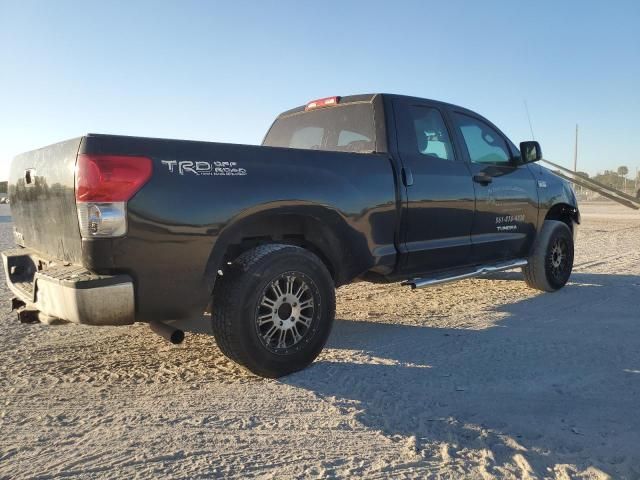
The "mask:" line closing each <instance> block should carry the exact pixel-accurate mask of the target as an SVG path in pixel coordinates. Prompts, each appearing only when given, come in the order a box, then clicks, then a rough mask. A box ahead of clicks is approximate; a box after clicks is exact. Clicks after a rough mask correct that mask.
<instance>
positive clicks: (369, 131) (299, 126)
mask: <svg viewBox="0 0 640 480" xmlns="http://www.w3.org/2000/svg"><path fill="white" fill-rule="evenodd" d="M262 144H263V145H265V146H269V147H284V148H301V149H307V150H328V151H334V152H355V153H371V152H375V151H376V128H375V115H374V108H373V103H372V102H347V103H343V104H340V103H339V104H338V105H335V106H330V107H322V108H317V109H314V110H307V111H304V110H302V111H295V112H293V113H285V114H283V115H281V116H280V117H278V119H277V120H276V121H275V122H274V124H273V126H272V127H271V129H270V130H269V133H267V136H266V137H265V139H264V142H262Z"/></svg>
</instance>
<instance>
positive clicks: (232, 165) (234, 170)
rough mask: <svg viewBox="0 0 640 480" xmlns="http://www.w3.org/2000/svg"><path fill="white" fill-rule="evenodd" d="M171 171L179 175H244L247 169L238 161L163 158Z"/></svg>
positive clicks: (163, 162)
mask: <svg viewBox="0 0 640 480" xmlns="http://www.w3.org/2000/svg"><path fill="white" fill-rule="evenodd" d="M162 164H163V165H166V166H167V168H168V169H169V173H177V174H178V175H205V176H233V177H235V176H243V175H246V174H247V170H246V169H244V168H240V167H238V164H237V163H236V162H205V161H202V160H198V161H196V162H192V161H191V160H181V161H178V160H162Z"/></svg>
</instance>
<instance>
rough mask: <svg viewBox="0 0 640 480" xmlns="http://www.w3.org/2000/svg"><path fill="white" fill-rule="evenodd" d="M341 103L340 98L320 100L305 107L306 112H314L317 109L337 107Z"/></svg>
mask: <svg viewBox="0 0 640 480" xmlns="http://www.w3.org/2000/svg"><path fill="white" fill-rule="evenodd" d="M339 101H340V97H326V98H319V99H318V100H313V101H311V102H309V103H307V106H306V107H304V109H305V111H306V110H313V109H315V108H323V107H332V106H334V105H337V104H338V102H339Z"/></svg>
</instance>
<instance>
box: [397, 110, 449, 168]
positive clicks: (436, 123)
mask: <svg viewBox="0 0 640 480" xmlns="http://www.w3.org/2000/svg"><path fill="white" fill-rule="evenodd" d="M405 108H406V109H405V110H404V112H403V115H402V118H401V124H400V129H401V132H400V148H401V150H402V151H403V152H405V153H410V154H420V155H423V156H424V157H426V158H430V159H434V160H455V157H454V155H453V148H452V147H451V139H450V137H449V132H448V131H447V127H446V125H445V123H444V120H443V119H442V115H441V114H440V112H439V111H438V110H437V109H435V108H431V107H421V106H415V105H414V106H407V107H405Z"/></svg>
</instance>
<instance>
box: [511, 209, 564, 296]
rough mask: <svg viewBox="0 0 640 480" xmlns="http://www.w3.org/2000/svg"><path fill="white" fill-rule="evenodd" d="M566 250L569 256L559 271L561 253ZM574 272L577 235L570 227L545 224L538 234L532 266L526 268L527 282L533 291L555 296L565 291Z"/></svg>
mask: <svg viewBox="0 0 640 480" xmlns="http://www.w3.org/2000/svg"><path fill="white" fill-rule="evenodd" d="M557 248H560V249H564V251H563V255H564V256H565V257H564V258H563V259H561V261H560V264H561V265H560V266H557V267H556V264H557V263H558V261H557V252H556V253H554V249H557ZM572 269H573V235H572V233H571V230H570V229H569V227H568V226H567V225H566V224H565V223H563V222H559V221H556V220H545V222H544V225H543V226H542V231H541V232H540V233H539V234H538V236H537V238H536V240H535V242H534V246H533V250H532V252H531V256H530V257H529V263H528V264H527V265H526V266H525V267H522V272H523V273H524V280H525V282H526V283H527V285H529V286H530V287H531V288H535V289H537V290H542V291H544V292H554V291H556V290H559V289H560V288H562V287H564V285H565V284H566V283H567V281H568V280H569V277H570V276H571V270H572Z"/></svg>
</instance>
